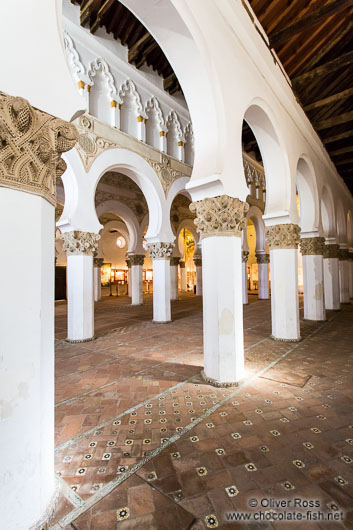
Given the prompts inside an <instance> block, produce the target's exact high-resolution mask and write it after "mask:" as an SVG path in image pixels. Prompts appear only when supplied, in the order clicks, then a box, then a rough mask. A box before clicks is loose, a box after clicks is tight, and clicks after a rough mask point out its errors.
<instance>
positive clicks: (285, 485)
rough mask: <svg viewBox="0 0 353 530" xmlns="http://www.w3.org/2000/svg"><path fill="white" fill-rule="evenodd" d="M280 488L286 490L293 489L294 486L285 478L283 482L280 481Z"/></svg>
mask: <svg viewBox="0 0 353 530" xmlns="http://www.w3.org/2000/svg"><path fill="white" fill-rule="evenodd" d="M281 486H282V488H283V489H285V490H286V491H290V490H295V486H293V484H292V483H291V482H289V480H286V481H285V482H282V484H281Z"/></svg>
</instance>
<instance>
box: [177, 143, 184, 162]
mask: <svg viewBox="0 0 353 530" xmlns="http://www.w3.org/2000/svg"><path fill="white" fill-rule="evenodd" d="M178 158H179V160H180V162H184V160H185V145H184V142H178Z"/></svg>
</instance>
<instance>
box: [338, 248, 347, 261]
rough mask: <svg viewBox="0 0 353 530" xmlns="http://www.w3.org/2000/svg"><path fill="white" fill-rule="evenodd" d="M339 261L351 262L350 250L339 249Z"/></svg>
mask: <svg viewBox="0 0 353 530" xmlns="http://www.w3.org/2000/svg"><path fill="white" fill-rule="evenodd" d="M338 259H339V260H340V261H348V260H349V250H348V248H339V249H338Z"/></svg>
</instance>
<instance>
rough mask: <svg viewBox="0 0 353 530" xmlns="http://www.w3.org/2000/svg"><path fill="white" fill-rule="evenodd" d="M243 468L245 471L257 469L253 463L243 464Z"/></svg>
mask: <svg viewBox="0 0 353 530" xmlns="http://www.w3.org/2000/svg"><path fill="white" fill-rule="evenodd" d="M245 469H246V470H247V471H257V467H256V466H255V464H253V463H251V462H250V463H249V464H245Z"/></svg>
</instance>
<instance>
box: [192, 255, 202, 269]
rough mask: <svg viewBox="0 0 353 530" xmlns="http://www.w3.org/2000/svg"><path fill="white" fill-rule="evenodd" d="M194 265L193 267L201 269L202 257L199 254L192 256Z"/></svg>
mask: <svg viewBox="0 0 353 530" xmlns="http://www.w3.org/2000/svg"><path fill="white" fill-rule="evenodd" d="M194 263H195V267H202V256H200V255H199V254H196V256H195V255H194Z"/></svg>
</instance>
